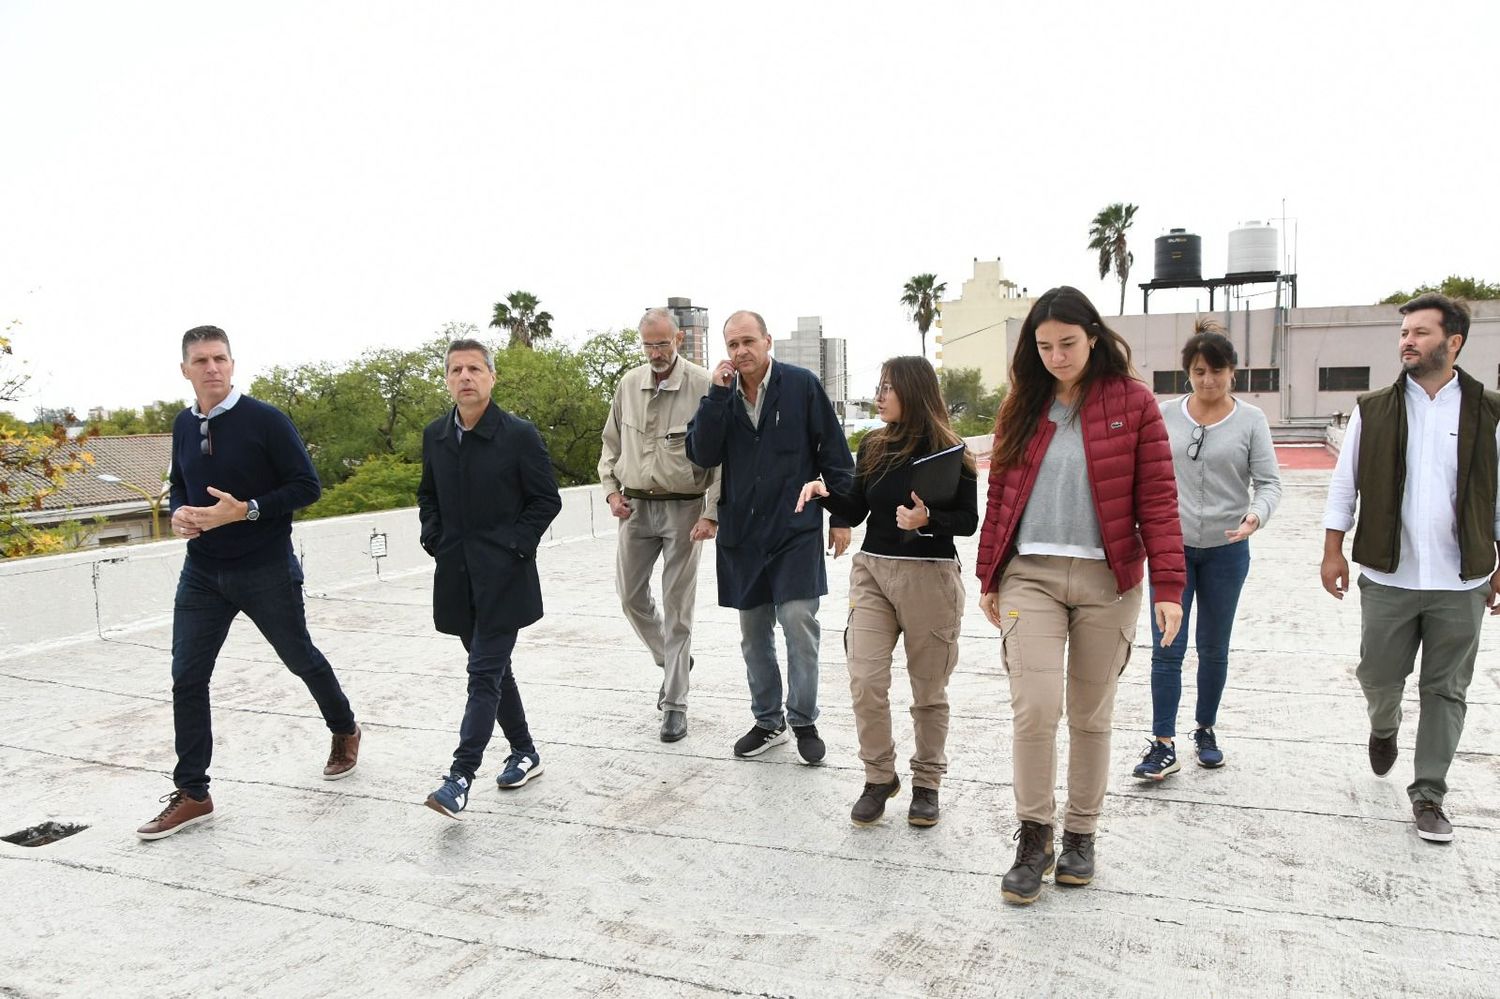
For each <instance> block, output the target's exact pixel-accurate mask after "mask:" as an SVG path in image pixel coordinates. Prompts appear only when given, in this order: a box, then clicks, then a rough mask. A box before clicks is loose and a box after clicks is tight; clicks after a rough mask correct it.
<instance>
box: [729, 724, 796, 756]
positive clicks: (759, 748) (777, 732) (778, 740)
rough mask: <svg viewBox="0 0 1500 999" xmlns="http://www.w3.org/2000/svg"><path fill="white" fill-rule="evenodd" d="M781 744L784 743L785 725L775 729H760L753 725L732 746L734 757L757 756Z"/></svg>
mask: <svg viewBox="0 0 1500 999" xmlns="http://www.w3.org/2000/svg"><path fill="white" fill-rule="evenodd" d="M783 742H786V725H784V724H783V725H777V726H776V727H775V728H761V727H760V726H759V725H754V726H752V727H751V729H750V731H748V732H746V733H745V734H744V735H742V736H740V740H739V741H738V742H736V743H735V744H734V755H736V756H739V757H751V756H759V755H760V754H761V753H764V752H765V751H766V750H768V749H770V748H771V747H772V746H779V745H781V744H782V743H783Z"/></svg>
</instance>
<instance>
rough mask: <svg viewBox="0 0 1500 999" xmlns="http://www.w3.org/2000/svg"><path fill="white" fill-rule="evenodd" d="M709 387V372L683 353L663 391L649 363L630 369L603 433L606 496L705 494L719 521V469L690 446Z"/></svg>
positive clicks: (710, 514)
mask: <svg viewBox="0 0 1500 999" xmlns="http://www.w3.org/2000/svg"><path fill="white" fill-rule="evenodd" d="M708 387H709V374H708V372H707V371H706V370H704V369H703V368H700V367H699V366H698V365H696V364H694V363H692V362H691V361H689V360H688V359H687V358H685V357H683V356H681V355H678V357H677V364H676V366H675V367H673V368H672V373H671V374H670V375H668V376H667V378H666V380H665V381H663V382H662V383H661V387H660V388H659V389H658V388H657V386H656V384H655V382H654V381H653V380H652V378H651V365H649V364H642V365H641V366H640V367H638V368H632V369H631V370H629V371H627V372H626V373H625V376H624V377H623V378H621V379H620V384H619V386H618V387H617V388H616V389H615V401H614V405H612V406H611V407H610V410H609V419H608V420H606V421H605V424H604V432H603V433H602V434H601V435H600V436H601V437H602V439H603V442H604V448H603V450H602V451H601V453H600V455H599V484H600V486H601V487H602V488H603V489H604V495H605V496H608V495H609V494H610V493H616V492H623V491H624V490H626V489H631V490H640V491H642V492H648V493H677V494H679V495H692V494H696V493H702V494H703V516H705V517H707V518H708V519H709V520H717V519H718V505H719V470H718V469H717V468H699V467H698V466H697V465H694V464H693V463H692V462H691V461H688V457H687V451H686V449H685V448H686V442H687V428H688V422H689V421H690V420H692V418H693V417H694V416H695V415H697V412H698V403H699V401H700V400H701V399H702V398H703V397H704V396H705V395H707V394H708Z"/></svg>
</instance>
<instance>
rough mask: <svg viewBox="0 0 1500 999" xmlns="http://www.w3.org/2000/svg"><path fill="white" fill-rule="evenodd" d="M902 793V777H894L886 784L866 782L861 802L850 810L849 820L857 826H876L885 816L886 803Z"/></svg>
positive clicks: (856, 803)
mask: <svg viewBox="0 0 1500 999" xmlns="http://www.w3.org/2000/svg"><path fill="white" fill-rule="evenodd" d="M900 793H901V778H900V777H892V778H891V779H890V782H889V783H886V784H880V783H870V782H869V781H866V782H865V789H864V791H863V793H861V794H860V796H859V800H857V801H856V802H855V803H854V807H853V808H851V809H850V810H849V819H850V820H851V821H852V822H853V823H854V824H855V825H857V826H870V825H874V824H875V823H876V822H878V821H880V817H881V816H882V815H884V814H885V803H886V802H887V801H889V800H890V799H892V798H894V797H895V796H896V795H897V794H900Z"/></svg>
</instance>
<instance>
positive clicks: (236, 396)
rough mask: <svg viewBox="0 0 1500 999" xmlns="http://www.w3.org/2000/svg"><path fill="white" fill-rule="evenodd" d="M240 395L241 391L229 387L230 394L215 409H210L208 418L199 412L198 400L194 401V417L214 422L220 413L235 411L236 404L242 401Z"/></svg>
mask: <svg viewBox="0 0 1500 999" xmlns="http://www.w3.org/2000/svg"><path fill="white" fill-rule="evenodd" d="M240 395H241V393H240V390H239V389H237V388H235V387H234V386H233V385H231V386H230V387H229V394H228V395H226V396H225V397H224V401H223V402H221V403H219V404H218V405H217V406H215V407H214V408H213V409H210V410H209V411H208V416H204V415H203V414H202V413H200V412H198V400H197V399H194V400H193V405H192V410H193V416H195V417H197V418H198V419H200V420H204V419H207V420H212V419H213V418H214V417H215V416H218V415H219V414H220V413H227V412H229V411H230V410H231V409H233V408H234V404H235V403H237V402H239V401H240Z"/></svg>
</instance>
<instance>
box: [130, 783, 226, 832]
mask: <svg viewBox="0 0 1500 999" xmlns="http://www.w3.org/2000/svg"><path fill="white" fill-rule="evenodd" d="M161 800H162V801H164V802H166V803H167V807H166V808H163V809H162V810H161V814H160V815H158V816H157V817H156V818H154V819H152V820H151V821H150V822H147V823H146V824H145V825H143V826H141V827H140V828H139V829H137V830H136V831H135V834H136V835H137V836H139V837H140V838H141V839H164V838H166V837H168V836H170V835H172V834H173V833H178V832H182V830H184V829H186V828H187V827H188V826H191V825H196V824H197V823H199V822H207V821H208V820H209V819H211V818H213V817H214V799H213V798H212V797H210V796H207V795H205V796H204V798H203V800H202V801H198V800H196V799H194V798H190V797H188V796H187V795H186V794H184V793H183V792H182V791H180V790H179V791H173V792H172V793H171V794H169V795H167V796H165V797H164V798H162V799H161Z"/></svg>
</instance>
